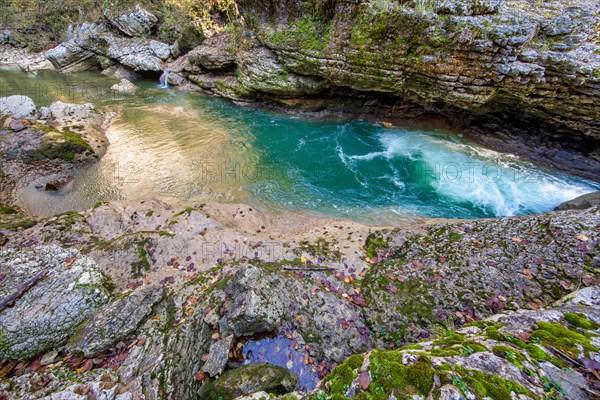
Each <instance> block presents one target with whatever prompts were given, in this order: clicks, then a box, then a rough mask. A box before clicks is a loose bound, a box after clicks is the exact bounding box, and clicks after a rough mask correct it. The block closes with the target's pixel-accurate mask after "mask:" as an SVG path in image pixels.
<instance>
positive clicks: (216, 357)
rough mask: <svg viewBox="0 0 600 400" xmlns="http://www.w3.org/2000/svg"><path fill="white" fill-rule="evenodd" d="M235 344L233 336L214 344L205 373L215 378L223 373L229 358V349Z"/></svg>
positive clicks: (209, 351) (209, 353)
mask: <svg viewBox="0 0 600 400" xmlns="http://www.w3.org/2000/svg"><path fill="white" fill-rule="evenodd" d="M232 343H233V335H229V336H227V337H226V338H223V339H221V340H219V341H218V342H215V343H213V344H212V345H211V346H210V349H209V350H208V360H206V364H204V372H205V373H207V374H209V375H210V376H211V377H215V376H217V375H219V374H220V373H221V372H223V369H225V365H226V364H227V360H228V358H229V349H230V348H231V344H232Z"/></svg>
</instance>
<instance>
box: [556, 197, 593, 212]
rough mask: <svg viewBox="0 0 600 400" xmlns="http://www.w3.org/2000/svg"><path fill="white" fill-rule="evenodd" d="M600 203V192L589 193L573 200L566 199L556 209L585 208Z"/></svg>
mask: <svg viewBox="0 0 600 400" xmlns="http://www.w3.org/2000/svg"><path fill="white" fill-rule="evenodd" d="M598 205H600V192H593V193H587V194H584V195H582V196H579V197H576V198H574V199H572V200H568V201H565V202H564V203H561V204H560V205H558V207H556V208H555V209H554V210H555V211H563V210H585V209H586V208H590V207H594V206H598Z"/></svg>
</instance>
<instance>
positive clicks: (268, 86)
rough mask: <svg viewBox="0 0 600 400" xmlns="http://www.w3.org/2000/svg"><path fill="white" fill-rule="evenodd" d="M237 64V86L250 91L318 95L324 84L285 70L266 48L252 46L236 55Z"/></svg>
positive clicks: (282, 94) (321, 81) (287, 94)
mask: <svg viewBox="0 0 600 400" xmlns="http://www.w3.org/2000/svg"><path fill="white" fill-rule="evenodd" d="M237 63H238V65H239V81H240V84H241V86H242V87H243V88H244V89H245V90H247V91H250V92H261V93H270V94H276V95H281V96H302V95H308V94H314V93H318V92H319V91H321V90H323V89H324V87H325V85H326V83H325V81H324V80H323V79H321V78H317V77H311V76H306V75H298V74H295V73H293V72H291V71H289V70H287V69H286V68H285V67H284V66H283V65H281V64H280V63H279V61H278V60H277V58H276V56H275V54H273V52H271V51H270V50H269V49H267V48H266V47H253V48H252V49H250V50H248V51H247V52H243V53H240V54H238V61H237Z"/></svg>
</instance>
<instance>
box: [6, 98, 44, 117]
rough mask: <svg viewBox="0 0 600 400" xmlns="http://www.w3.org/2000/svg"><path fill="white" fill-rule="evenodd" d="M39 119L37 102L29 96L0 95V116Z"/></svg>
mask: <svg viewBox="0 0 600 400" xmlns="http://www.w3.org/2000/svg"><path fill="white" fill-rule="evenodd" d="M7 116H8V117H12V118H25V119H37V118H38V116H39V114H38V110H37V107H36V106H35V103H34V102H33V100H31V98H29V97H27V96H20V95H14V96H8V97H0V117H7Z"/></svg>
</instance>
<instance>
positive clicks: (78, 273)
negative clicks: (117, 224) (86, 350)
mask: <svg viewBox="0 0 600 400" xmlns="http://www.w3.org/2000/svg"><path fill="white" fill-rule="evenodd" d="M0 265H1V267H0V268H1V270H2V272H1V273H2V276H3V279H2V281H0V296H1V298H2V299H3V300H2V303H0V304H1V306H0V308H2V310H1V311H0V338H1V340H0V342H1V343H2V345H1V346H0V358H2V359H24V358H29V357H34V356H36V355H38V354H41V353H44V352H46V351H48V350H51V349H54V348H56V347H59V346H62V345H63V344H65V342H66V341H67V340H68V338H69V337H70V336H71V335H72V334H73V333H74V332H75V329H76V328H77V326H78V325H79V324H81V323H82V322H83V321H84V320H85V319H87V318H88V317H89V316H90V315H91V314H92V313H93V312H94V311H95V310H96V309H97V308H98V307H100V306H102V305H103V304H105V303H106V302H108V300H109V297H110V295H109V293H108V291H107V290H106V289H105V287H104V278H103V276H102V274H101V273H100V271H99V270H98V269H97V267H96V263H95V262H94V261H93V260H92V259H90V258H87V257H84V256H82V255H81V254H80V253H79V251H77V250H75V249H63V248H61V247H58V246H38V247H33V248H31V249H27V250H15V249H4V250H0Z"/></svg>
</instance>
